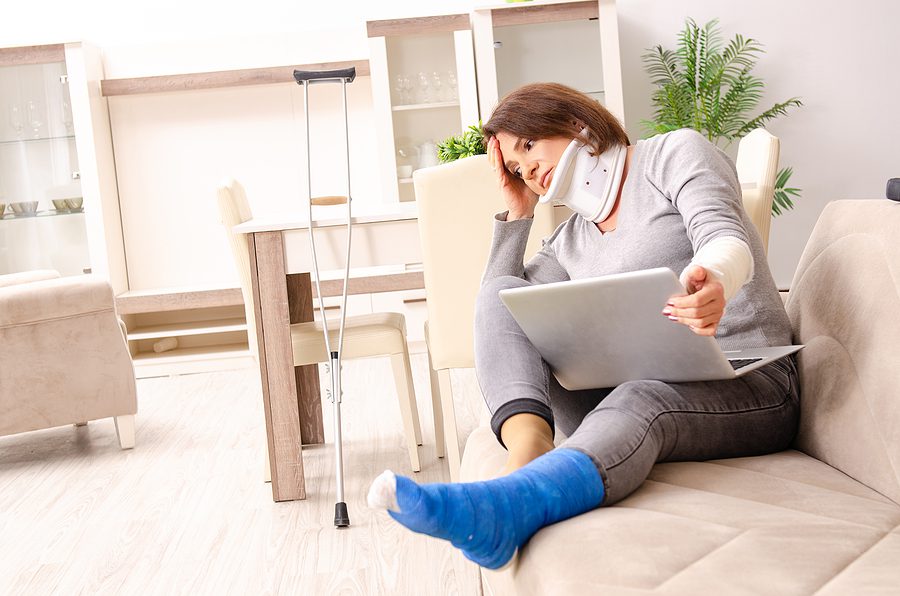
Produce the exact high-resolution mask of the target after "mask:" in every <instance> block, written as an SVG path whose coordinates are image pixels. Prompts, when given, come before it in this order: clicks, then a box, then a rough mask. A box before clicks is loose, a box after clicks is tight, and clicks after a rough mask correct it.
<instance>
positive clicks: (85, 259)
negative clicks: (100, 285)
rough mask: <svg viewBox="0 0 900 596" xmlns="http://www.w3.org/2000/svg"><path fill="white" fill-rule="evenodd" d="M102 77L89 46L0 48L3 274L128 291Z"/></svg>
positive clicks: (0, 240) (95, 54)
mask: <svg viewBox="0 0 900 596" xmlns="http://www.w3.org/2000/svg"><path fill="white" fill-rule="evenodd" d="M102 78H103V73H102V65H101V62H100V56H99V53H98V51H97V50H96V49H95V48H92V47H90V46H86V45H82V44H80V43H70V44H57V45H45V46H29V47H17V48H0V110H2V114H0V203H3V204H4V210H3V212H2V213H0V215H2V218H0V274H3V273H13V272H17V271H25V270H29V269H39V268H47V269H55V270H57V271H59V273H60V274H62V275H79V274H82V273H85V272H89V271H92V272H93V273H96V274H99V275H101V276H103V277H105V278H107V279H109V280H110V282H111V283H112V285H113V287H114V289H115V290H116V291H121V290H124V289H125V288H127V280H126V274H125V258H124V250H123V248H122V246H123V245H122V235H121V223H120V219H119V205H118V192H117V188H116V176H115V168H114V161H113V154H112V144H111V140H110V135H109V115H108V111H107V107H106V100H105V99H103V98H102V97H100V94H99V81H100V80H101V79H102Z"/></svg>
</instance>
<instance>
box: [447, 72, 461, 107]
mask: <svg viewBox="0 0 900 596" xmlns="http://www.w3.org/2000/svg"><path fill="white" fill-rule="evenodd" d="M458 84H459V83H458V82H457V81H456V73H455V72H453V71H452V70H449V71H447V86H448V87H449V88H450V101H456V100H457V99H459V95H458V91H457V89H456V88H457V86H458Z"/></svg>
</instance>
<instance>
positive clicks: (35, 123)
mask: <svg viewBox="0 0 900 596" xmlns="http://www.w3.org/2000/svg"><path fill="white" fill-rule="evenodd" d="M26 105H27V109H28V124H29V125H30V126H31V129H32V131H33V132H34V138H36V139H37V138H39V137H40V136H41V135H40V133H41V127H42V126H43V125H44V121H43V120H41V104H40V103H39V102H37V101H34V100H29V101H28V104H26Z"/></svg>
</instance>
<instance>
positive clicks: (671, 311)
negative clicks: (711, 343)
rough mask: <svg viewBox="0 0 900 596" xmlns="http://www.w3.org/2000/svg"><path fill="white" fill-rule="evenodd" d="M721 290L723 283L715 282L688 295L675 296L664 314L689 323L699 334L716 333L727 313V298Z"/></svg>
mask: <svg viewBox="0 0 900 596" xmlns="http://www.w3.org/2000/svg"><path fill="white" fill-rule="evenodd" d="M721 290H722V288H721V284H718V283H713V284H708V285H706V286H704V287H703V288H701V289H700V290H698V291H697V292H695V293H693V294H689V295H687V296H673V297H672V298H671V299H670V300H669V303H668V304H666V306H665V308H663V311H662V314H663V316H666V317H668V318H669V319H670V320H672V321H675V322H677V323H680V324H682V325H687V326H688V327H690V328H691V331H693V332H694V333H696V334H697V335H707V336H711V335H715V333H716V329H717V328H718V325H719V321H720V320H721V319H722V316H723V315H724V314H725V298H724V292H723V291H721Z"/></svg>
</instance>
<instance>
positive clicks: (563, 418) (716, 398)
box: [475, 276, 800, 505]
mask: <svg viewBox="0 0 900 596" xmlns="http://www.w3.org/2000/svg"><path fill="white" fill-rule="evenodd" d="M525 285H529V282H527V281H525V280H523V279H520V278H517V277H511V276H507V277H498V278H495V279H492V280H490V281H488V282H486V283H485V285H484V286H483V287H482V289H481V292H480V294H479V297H478V302H477V305H476V310H475V370H476V373H477V375H478V383H479V385H480V386H481V391H482V394H483V395H484V398H485V401H486V402H487V405H488V408H489V409H490V411H491V414H492V418H491V426H492V428H493V430H494V433H495V434H496V435H497V438H498V440H499V438H500V427H501V426H502V425H503V423H504V422H505V421H506V420H507V419H508V418H509V417H510V416H513V415H515V414H520V413H530V414H535V415H537V416H541V417H542V418H544V419H545V420H546V421H547V423H548V424H549V425H550V428H558V429H559V430H560V431H561V432H562V433H563V434H565V435H566V436H567V437H568V438H567V439H566V441H565V442H564V443H563V444H562V445H561V446H562V447H567V448H570V449H577V450H578V451H581V452H583V453H585V454H587V455H588V456H590V457H591V458H592V459H593V461H594V463H595V464H597V468H598V469H599V471H600V475H601V476H602V478H603V482H604V485H605V489H606V496H605V498H604V502H603V504H604V505H610V504H612V503H615V502H617V501H619V500H621V499H623V498H625V497H626V496H628V495H629V494H630V493H631V492H633V491H634V490H635V489H637V488H638V487H639V486H640V485H641V483H642V482H643V481H644V479H646V478H647V475H648V474H649V473H650V469H651V468H652V467H653V464H654V463H656V462H663V461H690V460H707V459H718V458H727V457H744V456H751V455H761V454H764V453H771V452H774V451H780V450H783V449H786V448H787V447H788V446H789V445H790V443H791V441H792V440H793V438H794V434H795V433H796V429H797V423H798V417H799V412H800V404H799V384H798V382H797V370H796V366H795V363H794V359H793V357H786V358H782V359H780V360H778V361H776V362H773V363H771V364H769V365H767V366H764V367H762V368H759V369H757V370H755V371H752V372H749V373H747V374H745V375H743V376H742V377H740V378H738V379H734V380H728V381H713V382H698V383H663V382H661V381H632V382H628V383H623V384H622V385H619V386H618V387H614V388H610V389H594V390H585V391H568V390H566V389H563V388H562V387H561V386H560V385H559V383H558V382H557V381H556V379H555V378H554V377H553V375H552V374H551V372H550V369H549V367H548V366H547V363H546V362H544V361H543V360H542V359H541V356H540V354H538V352H537V350H536V349H535V348H534V346H533V345H532V344H531V342H530V341H529V340H528V338H527V337H526V336H525V334H524V333H523V332H522V330H521V329H520V328H519V325H518V324H517V323H516V322H515V320H514V319H513V318H512V316H511V315H510V314H509V311H508V310H507V309H506V307H505V306H504V305H503V303H502V302H501V301H500V299H499V297H498V296H497V293H498V292H499V291H500V290H501V289H503V288H510V287H521V286H525ZM501 443H502V441H501Z"/></svg>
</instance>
